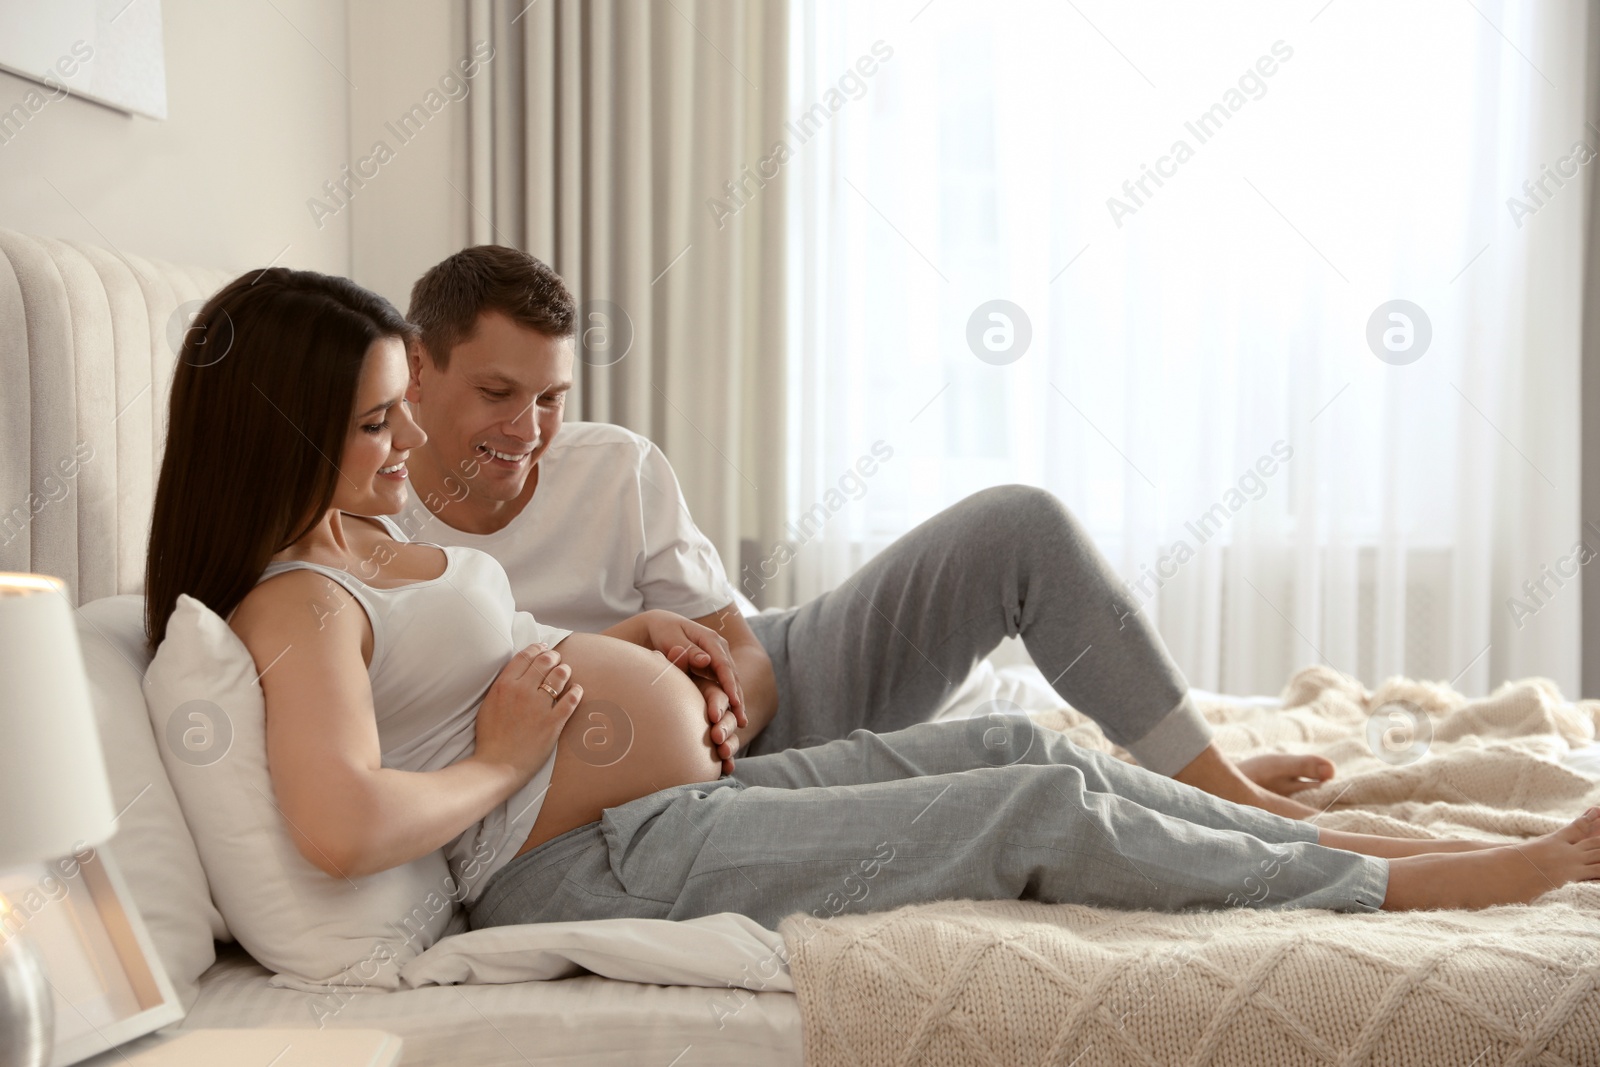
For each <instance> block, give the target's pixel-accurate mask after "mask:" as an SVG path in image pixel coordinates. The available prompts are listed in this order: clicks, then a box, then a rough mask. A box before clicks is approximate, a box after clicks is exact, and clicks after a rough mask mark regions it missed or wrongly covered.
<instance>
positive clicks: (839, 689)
mask: <svg viewBox="0 0 1600 1067" xmlns="http://www.w3.org/2000/svg"><path fill="white" fill-rule="evenodd" d="M1138 608H1139V604H1138V603H1137V601H1135V600H1134V598H1133V597H1132V596H1131V595H1130V594H1129V592H1128V590H1127V588H1126V587H1125V586H1124V585H1123V583H1122V581H1121V580H1120V579H1118V577H1117V575H1116V572H1114V571H1113V570H1112V569H1111V566H1110V564H1109V563H1107V562H1106V560H1105V558H1104V557H1103V556H1102V555H1101V554H1100V551H1099V549H1097V548H1096V547H1095V544H1094V542H1093V541H1092V540H1091V539H1090V538H1089V535H1088V533H1087V532H1086V531H1085V530H1084V529H1083V527H1082V526H1081V525H1080V524H1079V523H1078V521H1077V519H1076V518H1075V517H1074V516H1073V514H1072V512H1071V511H1069V510H1068V509H1067V507H1066V505H1065V504H1063V503H1062V502H1061V500H1060V499H1059V498H1058V497H1056V496H1055V495H1054V494H1052V493H1049V492H1047V491H1045V490H1043V489H1037V488H1034V487H1032V486H1026V485H1003V486H998V487H995V488H992V489H985V490H983V491H982V492H978V493H974V494H972V495H971V496H969V497H967V498H966V499H965V500H963V501H961V502H960V503H958V504H954V505H952V506H951V507H948V508H946V509H945V510H944V511H941V512H940V513H939V514H937V515H935V516H933V517H932V518H931V519H928V520H927V521H926V522H924V523H922V524H921V525H919V526H917V527H916V528H914V529H913V530H911V531H910V532H908V533H907V534H905V535H904V536H902V537H901V538H899V539H898V540H896V541H895V542H894V544H892V545H890V546H889V547H888V548H887V549H885V550H884V551H883V552H881V553H879V554H878V555H877V556H875V557H874V558H873V559H872V560H871V561H870V562H868V563H867V564H866V566H864V567H862V568H861V569H860V570H859V571H857V572H856V573H855V574H853V575H851V576H850V577H849V578H846V579H845V580H844V581H843V582H842V583H840V585H839V586H838V588H836V589H833V590H831V591H829V592H827V593H824V594H823V595H821V596H819V597H817V598H816V599H814V600H812V601H810V602H809V603H806V604H803V605H801V606H800V607H798V608H792V609H790V610H788V611H783V612H770V613H767V614H763V615H758V616H752V617H750V618H748V619H747V620H746V621H747V622H749V624H750V628H751V629H752V630H753V631H754V632H755V635H756V637H757V639H759V640H760V642H761V644H762V647H763V648H765V649H766V652H767V656H768V657H769V658H770V659H771V660H772V670H773V675H774V677H775V679H776V681H777V686H778V711H777V715H776V716H775V717H774V718H773V721H772V722H771V723H770V724H769V725H768V726H767V728H766V729H765V730H763V731H762V732H761V733H760V734H759V735H757V737H756V738H755V739H754V740H753V741H752V742H751V744H750V745H749V746H748V748H747V750H746V754H747V755H748V756H760V755H765V754H768V753H773V752H781V751H783V750H785V749H788V748H794V747H797V746H805V745H814V744H818V743H820V742H823V741H829V740H833V739H834V738H839V737H844V736H845V735H846V734H848V733H850V731H852V730H856V729H866V730H872V731H874V732H877V733H883V732H886V731H890V730H898V729H901V728H902V727H906V726H910V725H912V724H913V723H919V722H925V721H927V720H928V719H931V718H932V717H933V715H934V713H935V712H937V711H938V710H939V708H940V707H941V706H942V705H943V704H944V702H945V700H946V699H947V698H948V697H949V696H950V695H951V694H952V693H953V692H954V690H955V689H956V688H958V687H959V686H960V685H961V683H962V682H963V681H964V680H965V679H966V677H967V674H968V673H969V672H970V671H971V670H972V668H973V667H974V666H976V665H977V663H978V662H979V661H980V660H982V659H983V657H985V656H987V655H988V654H989V653H990V652H992V651H993V650H994V648H995V646H996V645H998V644H999V643H1000V640H1001V638H1003V637H1015V636H1018V635H1020V636H1021V638H1022V641H1023V643H1024V644H1025V645H1026V646H1027V649H1028V653H1029V655H1031V656H1032V657H1033V661H1034V662H1035V663H1036V664H1038V665H1039V669H1040V670H1041V671H1043V672H1044V676H1045V678H1046V679H1048V680H1049V682H1050V684H1051V685H1052V686H1053V687H1054V688H1055V690H1056V692H1057V693H1059V694H1061V696H1062V698H1063V699H1065V700H1066V701H1067V703H1069V704H1071V705H1072V706H1073V707H1074V708H1076V709H1078V710H1079V711H1081V712H1083V713H1084V714H1085V715H1088V716H1089V717H1090V718H1092V719H1093V720H1094V721H1095V722H1096V723H1098V724H1099V726H1100V728H1101V730H1102V731H1103V732H1104V733H1105V735H1106V736H1107V737H1109V738H1110V739H1111V740H1112V741H1115V742H1116V743H1117V744H1120V745H1122V746H1124V747H1125V748H1127V749H1128V751H1130V752H1131V753H1132V754H1133V756H1134V758H1135V759H1137V760H1138V761H1139V763H1140V764H1141V765H1142V766H1144V767H1147V768H1149V769H1150V770H1153V771H1156V772H1157V773H1160V774H1166V775H1172V774H1176V773H1177V772H1178V771H1180V770H1182V769H1183V768H1184V766H1185V765H1187V764H1188V763H1189V762H1190V761H1191V760H1193V759H1194V758H1195V757H1196V756H1198V755H1199V754H1200V752H1201V750H1203V749H1204V748H1205V747H1206V745H1208V744H1209V743H1210V741H1211V729H1210V727H1209V726H1208V725H1207V724H1206V721H1205V720H1204V719H1203V718H1201V716H1200V714H1199V712H1198V711H1197V710H1196V709H1195V707H1194V705H1193V703H1192V702H1191V701H1190V700H1189V697H1188V683H1187V682H1186V681H1185V680H1184V677H1183V674H1182V672H1180V671H1179V670H1178V667H1177V665H1176V664H1174V663H1173V662H1172V659H1171V657H1170V656H1168V655H1167V650H1166V646H1165V645H1163V644H1162V643H1161V638H1160V636H1159V635H1158V634H1157V633H1156V631H1155V628H1154V627H1153V626H1152V625H1151V624H1150V621H1149V619H1148V617H1147V615H1146V614H1145V613H1144V612H1141V611H1139V610H1138ZM738 762H739V761H738V760H737V759H736V760H735V763H736V764H737V763H738Z"/></svg>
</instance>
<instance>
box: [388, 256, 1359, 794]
mask: <svg viewBox="0 0 1600 1067" xmlns="http://www.w3.org/2000/svg"><path fill="white" fill-rule="evenodd" d="M408 317H409V318H410V319H411V320H412V321H413V322H415V323H416V324H417V325H418V326H419V327H420V328H421V334H422V339H421V344H420V346H418V348H419V350H418V351H414V352H413V353H412V355H411V374H412V377H411V385H410V389H409V391H408V393H407V400H408V401H409V402H410V404H411V407H412V412H413V415H414V416H415V418H416V420H417V422H418V423H419V424H420V425H421V426H422V428H423V429H424V430H425V431H426V432H427V434H428V441H427V443H426V444H425V445H424V446H423V447H421V448H419V449H416V450H414V451H413V452H412V454H411V456H410V459H409V462H408V468H409V472H410V473H409V477H410V483H411V489H412V492H413V494H414V497H415V499H414V500H413V502H412V505H411V506H410V507H409V508H408V509H407V511H406V512H405V513H403V515H402V516H401V523H402V526H404V527H405V528H406V530H407V532H408V533H409V534H410V535H411V536H412V537H414V538H416V539H418V540H425V541H431V542H434V543H436V544H441V545H466V546H470V547H473V548H478V549H481V550H483V551H486V552H488V553H490V554H491V555H493V556H495V557H496V558H497V559H499V561H500V562H501V564H502V565H503V566H504V567H505V569H506V572H507V574H509V575H510V578H511V585H512V590H513V593H514V595H515V598H516V604H517V608H518V609H519V610H523V611H529V612H532V613H533V614H534V615H535V616H537V617H538V618H539V620H540V621H541V622H543V623H546V624H547V625H552V626H560V627H566V628H570V629H576V630H587V631H598V630H601V629H604V628H606V627H608V626H611V625H613V624H615V623H616V622H618V621H620V620H621V619H623V618H626V617H628V616H630V615H634V614H637V613H638V612H640V611H644V610H647V609H652V608H658V609H664V610H667V611H672V612H676V613H677V614H680V615H684V616H687V617H689V618H691V619H693V620H695V621H696V622H697V623H699V624H701V625H703V626H705V627H708V628H710V629H711V630H714V631H716V633H717V634H719V635H720V636H721V639H722V641H723V642H725V643H726V646H725V649H724V648H723V647H722V646H721V645H718V647H717V650H718V653H719V655H718V656H717V657H715V658H716V659H717V660H718V661H719V662H720V663H721V665H722V666H723V667H724V668H726V666H727V665H729V664H731V666H732V668H733V671H732V673H733V674H735V675H736V676H737V681H735V682H734V683H732V688H733V689H734V690H735V691H734V692H733V693H731V694H730V693H729V692H728V691H727V688H728V687H727V686H726V685H725V684H719V682H718V680H717V679H718V673H717V672H716V671H715V670H713V669H712V667H713V666H714V664H713V663H712V659H713V657H711V656H708V655H706V654H704V653H701V652H698V651H696V650H690V649H681V648H671V649H659V650H658V651H660V652H662V653H663V654H665V655H667V656H668V658H670V659H672V660H673V661H674V662H676V663H679V664H680V665H683V666H684V667H685V669H686V670H688V671H689V672H690V674H691V677H694V678H695V679H696V682H697V684H698V685H699V686H700V688H701V691H702V693H703V694H704V695H705V697H706V705H707V720H708V722H709V723H710V724H711V729H710V731H709V735H708V743H710V744H712V745H714V746H715V747H716V748H717V751H718V752H719V754H720V755H721V757H722V758H723V761H724V767H725V768H727V769H730V770H731V768H732V766H733V764H732V761H733V758H734V756H735V755H737V754H738V753H741V752H743V753H746V754H752V755H753V754H760V753H762V752H771V751H778V750H781V749H785V748H789V747H793V746H796V745H797V744H800V743H803V742H805V743H816V742H818V741H821V740H827V739H832V738H836V737H843V736H845V735H846V734H848V733H849V732H850V731H852V730H854V729H858V728H864V729H870V730H875V731H880V732H882V731H888V730H895V729H900V728H902V727H905V726H909V725H911V724H912V723H916V722H921V721H923V720H925V719H928V718H930V717H932V715H933V714H934V713H935V712H936V711H937V710H938V709H939V708H940V707H941V706H942V704H943V703H944V701H945V699H946V698H947V697H948V696H949V695H950V694H951V693H952V692H953V691H954V690H955V688H957V687H958V686H959V685H960V684H961V682H962V681H963V680H964V679H965V678H966V676H967V674H968V672H969V671H970V670H971V669H972V667H973V666H974V665H975V664H976V663H977V662H978V661H979V660H980V659H982V658H983V657H984V656H986V655H987V654H988V653H989V652H990V651H991V650H993V648H994V647H995V646H996V645H997V644H998V643H999V641H1000V639H1001V638H1002V637H1005V636H1017V635H1020V636H1021V637H1022V639H1023V641H1024V643H1025V644H1026V645H1027V648H1028V651H1029V653H1030V655H1031V656H1032V657H1033V659H1034V661H1035V662H1036V663H1037V664H1038V665H1039V667H1040V668H1041V670H1043V672H1044V675H1045V677H1046V678H1047V679H1049V680H1050V682H1051V684H1052V686H1054V688H1055V689H1056V690H1057V692H1059V693H1060V694H1061V696H1062V697H1063V698H1064V699H1066V700H1067V701H1068V702H1069V703H1070V704H1072V706H1073V707H1075V708H1077V709H1079V710H1080V711H1082V712H1084V713H1085V714H1087V715H1089V716H1091V717H1092V718H1094V719H1095V721H1096V722H1098V723H1099V724H1100V726H1101V728H1102V729H1103V730H1104V732H1105V733H1106V735H1107V736H1108V737H1110V738H1111V739H1112V740H1114V741H1116V742H1118V743H1119V744H1122V745H1124V746H1125V747H1127V748H1128V749H1129V751H1131V752H1132V753H1133V754H1134V756H1135V758H1137V759H1138V760H1139V761H1140V763H1142V764H1144V765H1145V766H1146V767H1149V768H1150V769H1152V770H1155V771H1158V772H1159V773H1162V774H1167V775H1170V776H1172V777H1175V778H1177V779H1178V780H1179V781H1183V782H1187V783H1189V784H1191V785H1195V786H1198V787H1200V788H1202V789H1205V790H1207V791H1209V792H1212V793H1215V794H1216V795H1218V796H1222V797H1226V798H1228V799H1230V800H1235V801H1238V802H1240V803H1247V804H1254V805H1256V806H1259V807H1263V808H1266V809H1268V810H1271V811H1276V812H1278V813H1280V814H1284V815H1288V816H1291V817H1297V818H1299V817H1304V816H1306V815H1309V814H1311V813H1312V809H1311V808H1308V807H1306V806H1305V805H1303V804H1300V803H1299V802H1297V801H1294V800H1292V799H1289V797H1288V795H1287V794H1289V793H1293V792H1296V791H1298V790H1299V789H1304V788H1306V787H1307V786H1308V784H1311V783H1308V782H1307V781H1305V780H1304V779H1311V780H1312V781H1318V780H1324V779H1326V778H1328V777H1331V775H1332V773H1333V765H1332V764H1331V763H1329V762H1328V761H1327V760H1324V759H1321V758H1320V757H1311V756H1304V757H1302V756H1263V757H1258V758H1256V759H1255V760H1252V761H1246V763H1245V764H1243V765H1242V767H1241V766H1236V765H1235V764H1233V763H1231V762H1230V761H1228V760H1227V759H1226V758H1225V757H1223V756H1222V755H1221V754H1220V753H1219V752H1218V751H1217V749H1216V747H1215V746H1214V745H1212V744H1211V743H1210V729H1209V727H1208V726H1207V725H1206V723H1205V722H1204V720H1203V719H1202V718H1201V717H1200V715H1199V714H1198V712H1197V711H1196V710H1195V708H1194V705H1193V703H1192V702H1191V700H1190V699H1189V696H1188V692H1187V685H1186V683H1185V682H1184V680H1183V677H1182V675H1181V674H1180V673H1179V671H1178V669H1177V667H1176V666H1175V665H1174V664H1173V663H1172V661H1171V659H1170V658H1169V657H1168V656H1167V653H1166V650H1165V647H1164V646H1163V645H1162V643H1161V640H1160V638H1159V637H1158V636H1157V635H1156V633H1155V630H1154V629H1153V628H1152V627H1151V626H1150V624H1149V622H1148V621H1147V620H1146V618H1145V616H1144V615H1143V614H1142V613H1140V612H1139V611H1138V610H1137V608H1136V606H1135V605H1134V604H1133V602H1132V599H1131V597H1130V596H1129V595H1128V592H1127V590H1126V588H1125V587H1124V586H1123V584H1122V583H1121V582H1120V581H1118V580H1117V577H1116V575H1115V574H1114V572H1112V570H1111V569H1110V567H1109V565H1108V564H1107V563H1106V561H1105V560H1104V559H1103V558H1102V557H1101V556H1100V554H1099V552H1098V551H1097V550H1096V548H1095V546H1094V544H1093V543H1092V542H1091V541H1090V540H1089V538H1088V536H1087V535H1086V534H1085V532H1084V531H1083V529H1082V527H1081V526H1080V525H1079V524H1078V523H1077V521H1076V520H1075V519H1074V518H1073V516H1072V515H1071V513H1070V512H1068V511H1067V509H1066V507H1065V506H1064V505H1063V504H1062V503H1061V502H1060V501H1059V500H1058V499H1057V498H1056V497H1054V496H1053V495H1051V494H1049V493H1047V492H1045V491H1043V490H1039V489H1035V488H1031V487H1027V486H1001V487H998V488H995V489H989V490H985V491H983V492H980V493H976V494H974V495H973V496H971V497H968V498H967V499H966V500H964V501H962V502H961V503H959V504H956V505H955V506H953V507H951V508H948V509H946V510H945V511H943V512H941V513H940V514H938V515H936V516H934V517H933V518H931V519H929V520H928V521H927V522H924V523H923V524H921V525H920V526H918V527H917V528H916V529H914V530H912V531H911V532H909V533H907V534H906V535H905V536H904V537H902V538H900V539H899V540H898V541H896V542H895V543H894V544H893V545H891V546H890V547H889V548H888V549H887V550H885V551H884V552H883V553H881V554H880V555H879V556H877V557H876V558H875V559H873V560H872V561H871V562H869V563H868V564H867V565H866V566H865V567H863V568H862V569H861V570H860V571H858V572H857V573H856V574H854V575H852V576H851V578H850V579H848V580H847V581H846V582H845V583H844V584H843V585H841V586H840V587H839V588H838V589H835V590H833V591H832V592H829V593H827V594H824V595H823V596H820V597H818V598H816V599H815V600H813V601H811V602H810V603H808V604H805V605H802V606H801V607H799V608H795V609H792V610H789V611H784V612H773V613H766V614H762V615H757V616H752V617H750V618H748V619H746V618H745V617H744V616H742V615H741V614H740V612H739V609H738V605H737V603H736V600H735V594H734V592H733V590H732V588H731V586H730V585H729V583H728V580H727V577H726V575H725V572H724V571H723V567H722V561H721V559H720V558H719V556H718V554H717V551H716V549H715V548H714V547H713V546H712V545H711V543H710V542H709V541H708V540H707V539H706V538H705V536H704V535H703V534H701V532H700V531H699V530H698V529H697V528H696V527H695V524H694V521H693V519H692V518H691V517H690V515H689V512H688V508H687V506H686V505H685V503H684V500H683V495H682V492H681V491H680V490H679V488H678V482H677V478H676V477H675V476H674V474H673V472H672V467H671V465H670V464H668V462H667V460H666V457H665V456H663V455H662V453H661V451H660V449H658V448H657V447H656V446H655V445H654V444H653V443H651V442H650V441H649V440H648V439H646V438H644V437H641V436H640V435H638V434H635V433H632V432H631V431H629V430H626V429H623V428H621V427H618V426H611V425H607V424H603V423H583V422H575V423H573V424H571V425H569V426H567V427H566V429H564V430H563V429H562V422H563V418H562V416H563V408H564V404H565V401H566V397H567V394H568V392H569V390H570V389H571V387H572V365H573V358H574V353H573V335H574V326H575V323H574V318H575V308H574V304H573V299H572V296H571V294H570V293H569V292H568V291H567V288H566V286H565V285H564V284H563V283H562V281H561V278H560V277H559V276H558V275H557V274H556V273H555V272H554V271H552V270H551V269H550V268H549V267H547V266H546V265H545V264H543V263H541V262H540V261H539V260H537V259H535V258H533V257H532V256H529V255H527V254H526V253H523V252H519V251H515V250H513V249H510V248H505V247H500V246H479V247H475V248H468V249H465V250H464V251H461V252H458V253H457V254H456V255H453V256H451V257H450V258H449V259H446V260H445V261H444V262H442V263H440V264H438V265H437V266H435V267H434V268H433V269H431V270H430V271H428V272H427V274H425V275H424V276H423V277H422V278H421V279H420V280H418V282H417V283H416V285H415V286H414V287H413V289H412V292H411V307H410V311H409V313H408ZM558 434H559V440H558ZM723 652H725V654H726V655H725V657H724V656H723V655H722V654H721V653H723ZM720 676H721V678H722V682H723V683H726V682H727V681H728V672H727V671H726V669H724V670H723V671H722V673H721V675H720ZM741 691H742V692H741ZM741 704H742V707H740V705H741ZM741 720H742V721H741ZM979 734H981V731H979ZM979 743H980V744H981V743H982V742H981V740H980V742H979Z"/></svg>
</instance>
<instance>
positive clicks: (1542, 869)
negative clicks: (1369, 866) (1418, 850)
mask: <svg viewBox="0 0 1600 1067" xmlns="http://www.w3.org/2000/svg"><path fill="white" fill-rule="evenodd" d="M1594 879H1600V808H1590V809H1589V810H1588V811H1586V812H1584V813H1583V814H1582V815H1580V816H1578V817H1577V818H1576V819H1574V820H1572V822H1570V823H1568V824H1567V825H1566V826H1564V827H1562V828H1561V829H1559V830H1557V831H1556V832H1555V833H1553V834H1546V835H1544V836H1543V837H1539V838H1535V839H1534V840H1532V841H1527V842H1523V843H1520V844H1515V845H1503V846H1500V847H1498V848H1488V849H1483V850H1481V851H1477V852H1467V853H1461V854H1457V855H1443V854H1434V855H1427V856H1407V857H1403V858H1400V859H1392V860H1390V861H1389V889H1388V893H1387V894H1386V895H1385V896H1384V898H1383V907H1384V910H1385V911H1407V910H1411V909H1416V908H1487V907H1490V906H1492V905H1495V904H1526V903H1528V902H1529V901H1531V900H1533V899H1535V898H1536V897H1539V896H1541V895H1543V894H1545V893H1548V892H1549V891H1550V890H1552V889H1557V888H1560V887H1561V886H1564V885H1566V884H1567V883H1568V882H1577V881H1588V880H1594Z"/></svg>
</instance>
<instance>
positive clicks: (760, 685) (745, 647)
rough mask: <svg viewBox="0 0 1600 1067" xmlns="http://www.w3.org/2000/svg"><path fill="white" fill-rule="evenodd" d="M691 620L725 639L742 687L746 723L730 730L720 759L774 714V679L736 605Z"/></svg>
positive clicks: (763, 652) (764, 654)
mask: <svg viewBox="0 0 1600 1067" xmlns="http://www.w3.org/2000/svg"><path fill="white" fill-rule="evenodd" d="M694 621H695V622H697V623H699V624H700V625H701V626H704V627H706V628H707V629H711V630H715V631H716V632H717V633H718V634H720V635H721V636H722V639H723V640H724V641H726V642H728V652H729V654H730V655H731V656H732V657H733V662H734V672H735V673H736V674H738V676H739V684H740V686H741V687H743V689H744V713H745V722H746V725H745V726H743V727H742V728H739V729H737V730H734V731H733V737H732V738H731V739H729V740H728V741H727V744H728V745H729V746H730V749H729V751H728V752H726V753H724V758H725V759H731V758H732V757H733V756H734V755H735V754H736V753H738V751H739V750H740V749H742V748H743V747H744V746H745V745H747V744H749V743H750V742H751V741H753V740H755V738H756V736H757V735H758V734H760V733H761V731H762V730H764V729H766V728H767V723H769V722H771V721H772V717H773V716H774V715H776V714H777V712H778V682H777V679H776V678H774V677H773V675H772V660H770V659H768V658H767V650H766V649H764V648H762V647H761V642H760V641H758V640H756V635H755V633H754V632H753V631H752V630H751V629H750V624H749V623H747V622H745V621H744V616H743V615H741V614H739V605H737V604H729V605H728V606H727V607H725V608H722V609H721V610H719V611H715V612H713V613H711V614H710V615H703V616H701V617H700V618H698V619H695V620H694ZM701 691H702V692H704V686H702V687H701ZM729 728H730V729H731V727H729Z"/></svg>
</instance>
